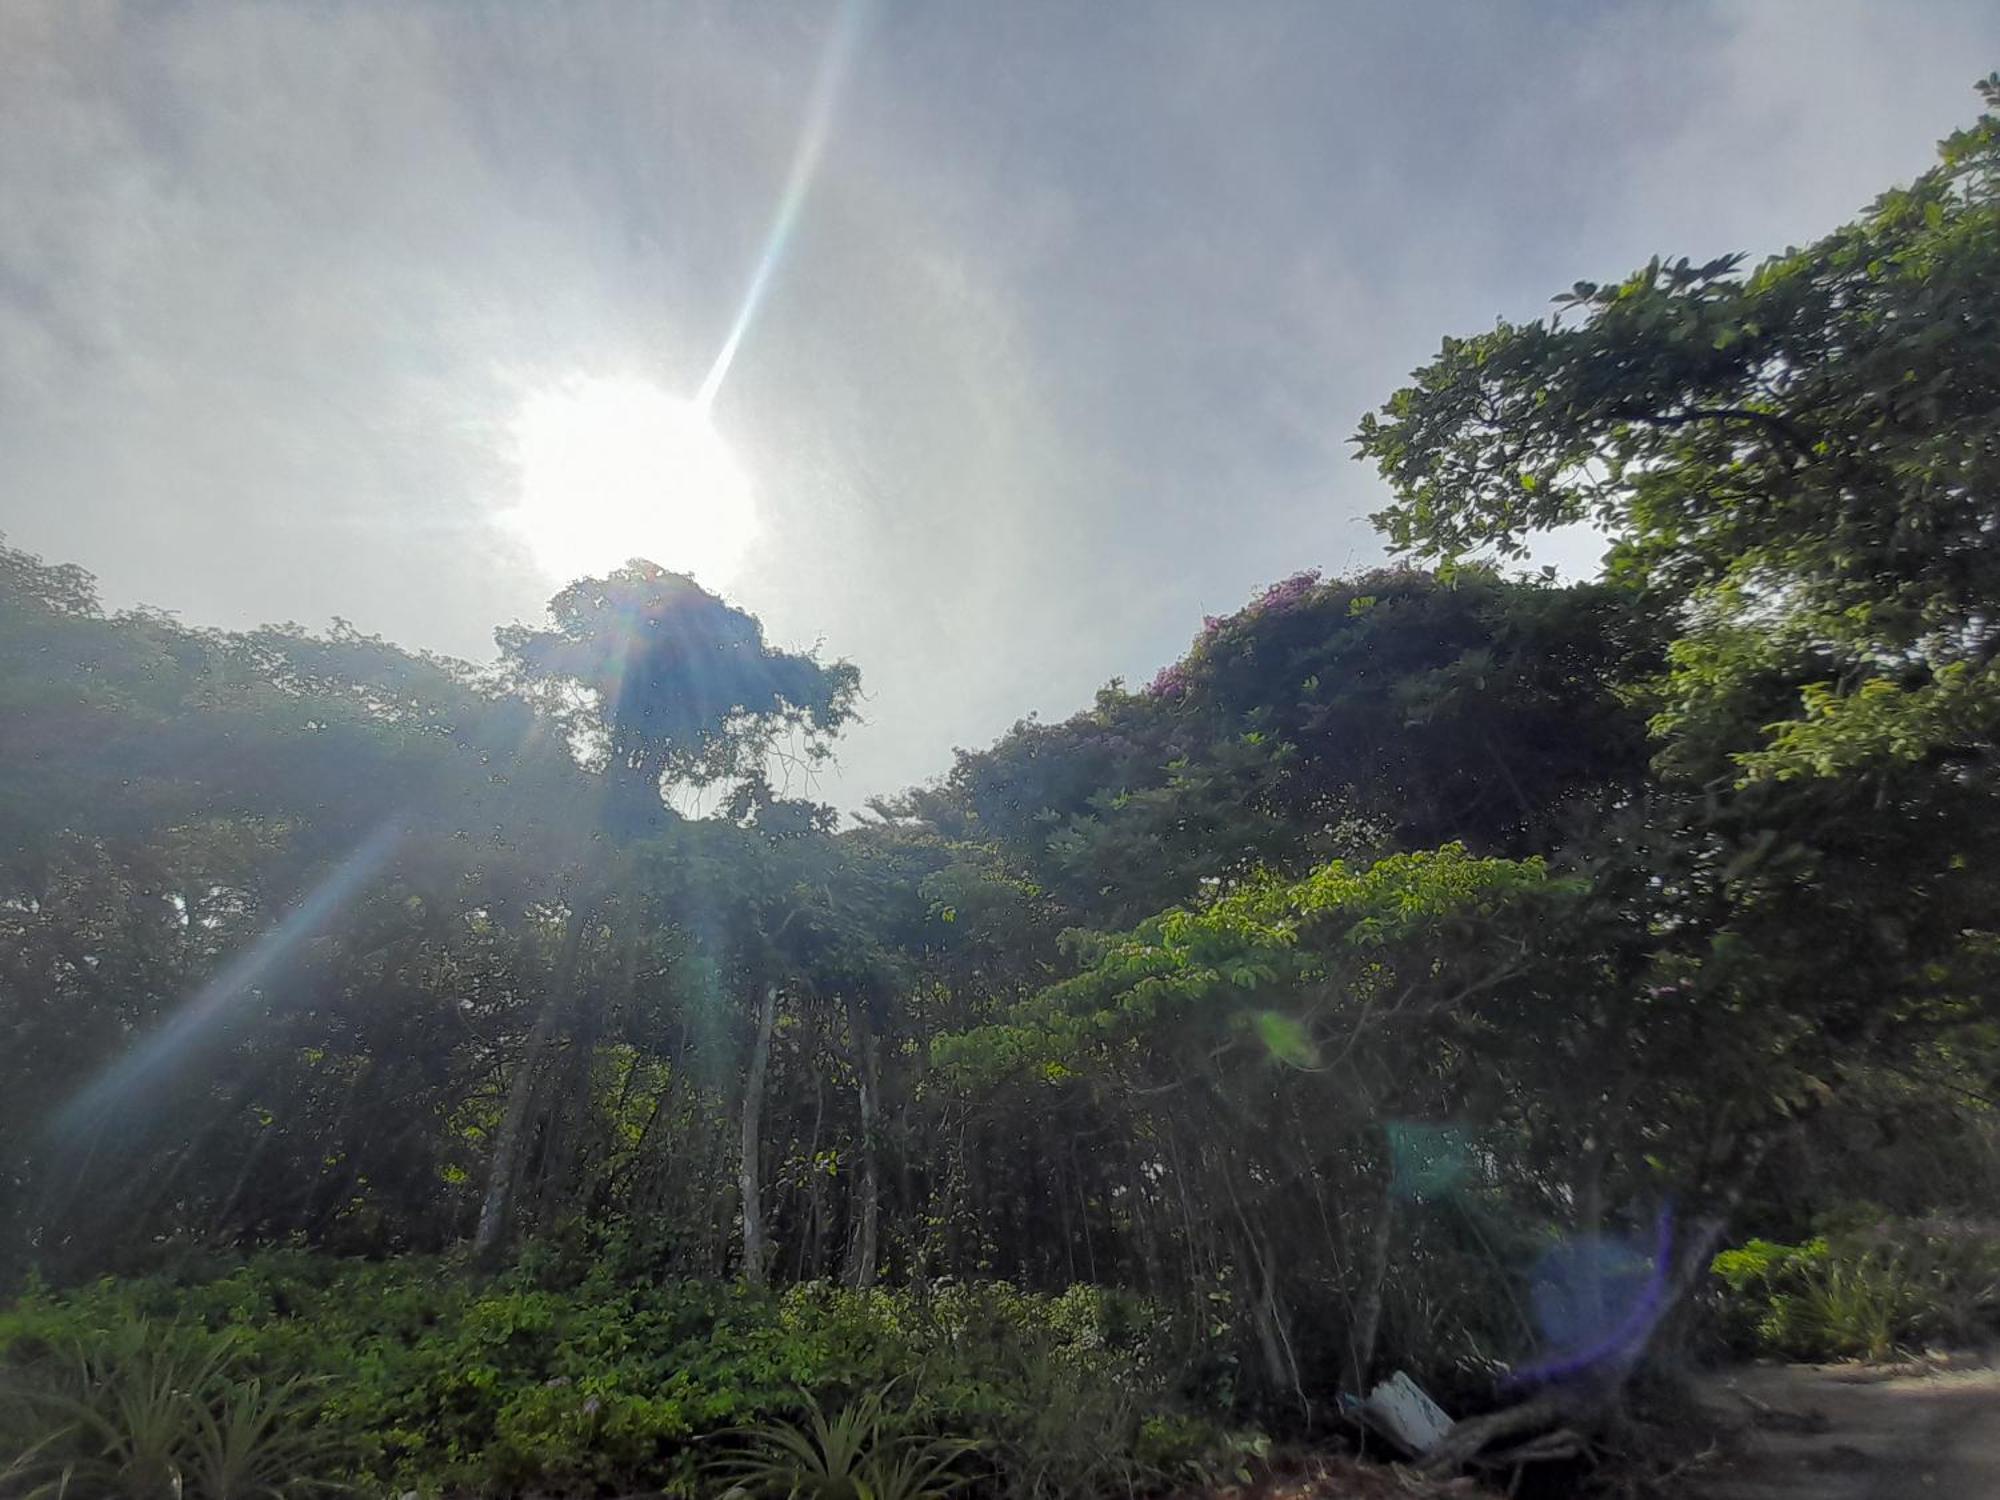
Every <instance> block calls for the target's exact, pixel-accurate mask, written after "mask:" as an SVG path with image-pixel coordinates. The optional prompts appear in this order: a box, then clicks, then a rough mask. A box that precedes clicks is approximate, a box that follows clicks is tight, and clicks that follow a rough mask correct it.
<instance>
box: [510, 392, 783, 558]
mask: <svg viewBox="0 0 2000 1500" xmlns="http://www.w3.org/2000/svg"><path fill="white" fill-rule="evenodd" d="M514 443H515V456H516V460H517V462H518V464H519V468H520V484H521V489H520V502H519V504H518V506H517V507H516V508H515V509H514V510H513V511H512V512H511V513H509V515H508V517H507V521H508V523H509V526H510V528H511V529H512V530H513V531H514V532H515V533H516V534H517V535H518V536H519V537H520V538H521V540H522V541H523V542H524V543H525V545H526V546H527V548H528V551H529V553H530V554H531V555H532V556H533V558H534V561H535V565H536V566H537V567H539V568H540V569H541V570H542V571H543V572H544V573H546V574H547V575H548V576H549V578H550V579H551V580H553V581H556V582H560V583H567V582H569V581H570V580H572V579H575V578H582V577H585V576H587V575H590V574H596V573H604V572H607V571H609V570H610V569H612V568H616V567H619V566H621V565H622V564H624V563H625V562H626V561H627V560H628V559H630V558H634V557H643V558H647V559H649V560H650V561H653V562H656V563H658V564H660V565H661V566H662V567H665V568H672V569H674V570H675V571H677V572H682V573H691V574H693V575H694V577H695V578H696V579H698V580H699V581H700V582H701V583H702V584H703V585H705V586H706V587H708V588H712V589H713V588H720V587H722V586H723V585H725V584H727V583H728V582H730V580H731V579H732V578H733V577H734V576H735V573H736V570H737V568H738V567H739V566H740V565H741V564H742V561H743V555H744V553H745V552H746V551H747V550H748V548H749V546H750V543H751V541H752V540H753V539H754V538H755V537H756V534H757V509H756V504H755V501H754V499H753V497H752V495H751V492H750V482H749V480H748V479H747V478H746V477H745V475H744V473H743V470H742V468H741V467H740V466H739V465H738V464H737V462H736V458H735V456H734V455H733V454H732V453H731V452H730V451H729V449H728V447H727V446H726V445H725V444H724V443H723V441H722V439H721V438H720V437H718V436H717V435H716V431H715V428H714V427H713V426H712V425H710V423H709V420H708V414H707V413H706V412H705V411H703V410H702V409H701V408H700V407H698V406H697V405H696V404H695V403H694V402H692V401H687V400H684V399H682V398H681V397H678V396H672V395H669V394H668V393H667V392H665V391H663V390H660V389H659V388H658V387H657V386H652V385H648V384H646V383H645V382H644V381H640V380H624V379H618V380H611V379H584V380H573V381H569V382H566V383H565V384H563V385H560V386H557V387H554V388H552V389H549V390H545V391H543V392H541V393H539V394H538V395H535V396H533V397H531V398H530V399H529V400H528V401H526V402H525V403H523V405H522V407H521V411H520V414H519V416H518V417H517V418H516V421H515V426H514Z"/></svg>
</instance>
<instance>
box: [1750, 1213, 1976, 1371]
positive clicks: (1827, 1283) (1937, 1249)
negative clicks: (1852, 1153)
mask: <svg viewBox="0 0 2000 1500" xmlns="http://www.w3.org/2000/svg"><path fill="white" fill-rule="evenodd" d="M1711 1270H1712V1272H1713V1274H1714V1276H1715V1278H1716V1280H1717V1281H1718V1282H1719V1283H1720V1284H1721V1297H1720V1314H1721V1322H1722V1328H1723V1331H1724V1334H1725V1336H1726V1337H1728V1338H1729V1339H1730V1341H1731V1342H1732V1343H1733V1344H1735V1345H1736V1346H1737V1347H1739V1348H1744V1349H1750V1350H1755V1351H1757V1352H1761V1353H1766V1354H1776V1355H1781V1356H1785V1357H1788V1358H1793V1359H1868V1360H1882V1359H1887V1358H1889V1357H1890V1356H1891V1355H1892V1354H1894V1353H1895V1352H1896V1351H1897V1350H1899V1349H1908V1348H1914V1347H1921V1346H1922V1345H1924V1344H1926V1343H1940V1342H1942V1343H1948V1344H1964V1343H1970V1342H1974V1341H1978V1340H1981V1339H1983V1338H1984V1337H1987V1336H1990V1334H1991V1332H1992V1331H1993V1329H1994V1327H1995V1326H1996V1319H2000V1240H1996V1239H1995V1238H1994V1237H1993V1236H1992V1235H1991V1234H1990V1233H1987V1232H1983V1231H1981V1230H1979V1229H1977V1228H1975V1227H1973V1226H1967V1225H1961V1224H1950V1223H1943V1224H1940V1223H1898V1224H1893V1225H1889V1226H1886V1227H1877V1228H1870V1229H1866V1230H1848V1231H1845V1232H1840V1233H1835V1234H1830V1235H1824V1236H1821V1237H1819V1238H1816V1239H1812V1240H1807V1241H1805V1242H1804V1243H1802V1244H1798V1245H1783V1244H1776V1243H1773V1242H1771V1241H1769V1240H1751V1241H1749V1242H1747V1243H1746V1244H1744V1245H1741V1246H1739V1247H1737V1248H1734V1249H1731V1250H1725V1251H1723V1252H1721V1253H1720V1254H1718V1255H1717V1256H1716V1257H1715V1259H1714V1261H1713V1263H1712V1265H1711Z"/></svg>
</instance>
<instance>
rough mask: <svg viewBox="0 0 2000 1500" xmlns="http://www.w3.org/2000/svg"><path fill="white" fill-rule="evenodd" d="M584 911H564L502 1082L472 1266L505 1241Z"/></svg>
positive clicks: (487, 1261) (485, 1261)
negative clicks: (551, 965) (550, 977)
mask: <svg viewBox="0 0 2000 1500" xmlns="http://www.w3.org/2000/svg"><path fill="white" fill-rule="evenodd" d="M584 925H585V922H584V909H583V907H582V906H581V905H579V906H578V907H576V908H575V909H574V910H572V911H571V912H570V916H569V929H568V931H566V932H565V933H564V934H563V944H562V952H561V954H560V956H559V957H558V958H557V959H556V970H555V975H554V983H553V984H552V985H551V987H550V990H549V994H548V996H547V998H546V999H545V1000H544V1001H543V1002H542V1013H541V1015H540V1016H538V1017H536V1019H535V1029H534V1030H533V1031H532V1032H530V1033H529V1035H528V1052H527V1056H525V1057H523V1058H522V1059H521V1066H520V1067H519V1068H517V1069H516V1070H515V1072H514V1077H513V1079H512V1080H511V1081H510V1082H509V1083H508V1085H507V1110H506V1113H505V1114H504V1115H503V1116H502V1117H501V1120H500V1134H499V1136H498V1137H497V1138H496V1139H495V1141H494V1143H493V1165H492V1167H491V1169H490V1171H489V1174H488V1176H487V1179H486V1197H485V1199H484V1200H483V1201H482V1202H481V1203H480V1205H479V1224H478V1227H477V1228H475V1229H474V1230H473V1234H472V1259H473V1263H474V1264H475V1265H480V1266H490V1265H491V1264H492V1263H493V1262H494V1261H495V1260H497V1259H498V1258H499V1255H500V1252H501V1251H502V1250H504V1249H505V1248H506V1243H507V1230H508V1223H507V1210H508V1207H509V1205H510V1201H511V1199H512V1197H513V1192H514V1179H515V1178H516V1176H518V1175H519V1173H520V1170H521V1139H522V1137H523V1136H524V1135H525V1134H526V1133H527V1129H528V1110H529V1106H530V1105H531V1104H532V1103H533V1102H534V1097H535V1075H536V1073H537V1072H539V1071H540V1069H541V1063H542V1057H543V1054H544V1053H546V1052H547V1051H548V1050H549V1043H550V1042H551V1041H552V1040H553V1039H554V1037H555V1034H556V1022H557V1020H558V1018H559V1017H560V1016H561V1014H562V1010H563V1003H564V1001H565V1000H566V999H567V998H568V995H569V990H570V986H571V985H572V984H573V983H574V981H575V978H576V967H577V955H578V954H579V952H580V951H581V949H582V947H583V929H584Z"/></svg>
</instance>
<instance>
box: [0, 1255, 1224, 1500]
mask: <svg viewBox="0 0 2000 1500" xmlns="http://www.w3.org/2000/svg"><path fill="white" fill-rule="evenodd" d="M627 1278H628V1272H627V1268H625V1267H623V1266H618V1265H606V1264H592V1263H589V1262H588V1261H585V1260H578V1259H576V1258H574V1257H571V1258H568V1259H563V1258H561V1257H551V1256H549V1255H538V1256H529V1257H526V1258H524V1262H523V1264H522V1265H521V1266H519V1267H517V1268H516V1269H515V1270H513V1271H511V1272H509V1273H507V1274H505V1275H502V1276H500V1277H498V1278H495V1279H492V1280H489V1281H485V1282H483V1283H482V1282H478V1281H475V1280H473V1279H471V1278H470V1277H468V1276H467V1275H466V1273H465V1271H464V1269H463V1267H461V1266H458V1265H456V1264H455V1263H452V1262H450V1261H443V1260H426V1259H418V1258H410V1259H404V1260H400V1261H391V1262H383V1263H372V1264H371V1263H362V1262H343V1261H337V1260H331V1259H328V1258H324V1257H316V1256H311V1255H306V1254H303V1253H300V1252H291V1251H287V1252H271V1253H266V1254H261V1255H258V1256H256V1257H254V1258H253V1259H251V1260H250V1261H249V1262H248V1263H247V1264H244V1265H241V1266H239V1267H237V1268H236V1269H234V1270H231V1271H229V1272H228V1273H227V1274H225V1275H219V1276H211V1277H210V1278H208V1279H206V1280H197V1281H175V1280H171V1279H168V1278H164V1277H153V1278H143V1279H133V1280H123V1281H103V1282H98V1283H96V1284H93V1285H89V1286H85V1287H80V1288H76V1289H74V1290H71V1291H69V1292H65V1293H52V1292H48V1291H45V1290H34V1289H31V1290H30V1291H29V1293H28V1294H27V1295H25V1296H23V1297H22V1298H21V1299H20V1300H19V1301H17V1302H16V1304H15V1305H14V1306H13V1307H11V1308H9V1309H7V1310H5V1311H0V1357H4V1358H5V1359H6V1360H8V1361H10V1362H11V1363H13V1364H14V1365H15V1366H17V1367H18V1366H23V1365H32V1364H33V1363H35V1362H36V1361H37V1360H39V1359H41V1358H43V1357H45V1355H46V1354H47V1352H48V1351H50V1350H51V1349H56V1348H64V1347H72V1346H74V1345H76V1344H77V1343H78V1341H81V1340H89V1339H105V1338H113V1339H115V1338H119V1337H125V1338H131V1337H133V1336H134V1334H133V1330H135V1329H145V1330H151V1333H150V1334H149V1335H148V1336H149V1337H157V1336H158V1335H159V1334H160V1332H161V1330H164V1329H166V1328H168V1327H172V1328H175V1329H177V1330H179V1332H177V1333H176V1334H175V1337H177V1338H187V1339H189V1340H198V1339H208V1340H219V1341H224V1342H226V1344H227V1348H228V1351H229V1353H228V1364H229V1371H230V1374H229V1381H230V1386H229V1389H231V1390H233V1391H236V1392H238V1393H239V1394H238V1396H237V1399H239V1400H241V1401H244V1402H250V1401H251V1400H252V1396H251V1395H248V1394H242V1393H245V1392H254V1399H255V1401H257V1402H261V1403H264V1404H266V1405H269V1404H271V1403H279V1404H281V1405H282V1404H283V1403H296V1404H297V1405H298V1407H299V1409H301V1410H303V1409H305V1408H306V1407H307V1406H310V1409H311V1412H312V1417H313V1421H314V1423H315V1427H314V1431H315V1432H317V1433H320V1434H323V1435H326V1436H328V1437H329V1438H330V1439H334V1440H337V1441H338V1442H340V1443H341V1444H342V1445H343V1456H342V1459H341V1465H342V1467H343V1468H344V1469H345V1470H346V1472H347V1474H348V1476H349V1477H352V1478H354V1479H356V1480H360V1481H364V1482H365V1483H366V1484H367V1486H368V1487H370V1488H382V1487H391V1488H393V1489H394V1490H395V1491H397V1492H402V1491H408V1490H416V1491H418V1492H420V1493H423V1494H426V1495H434V1494H438V1493H443V1492H478V1493H482V1494H494V1495H500V1494H519V1493H525V1492H534V1493H536V1494H538V1495H546V1496H558V1495H584V1494H593V1493H600V1492H627V1493H629V1492H632V1491H635V1490H640V1489H645V1490H649V1491H654V1492H664V1493H668V1494H675V1495H694V1494H701V1493H706V1492H707V1488H708V1486H706V1485H705V1482H704V1479H703V1475H702V1467H701V1466H702V1461H703V1460H705V1459H707V1458H708V1457H710V1456H711V1455H713V1454H714V1453H715V1451H716V1449H717V1446H718V1444H717V1442H716V1441H714V1440H715V1439H716V1437H717V1435H718V1434H721V1433H725V1432H731V1431H737V1432H740V1431H741V1430H743V1429H746V1428H755V1427H763V1428H766V1429H770V1428H775V1427H776V1426H778V1425H779V1424H790V1425H791V1426H793V1427H794V1428H797V1429H799V1430H802V1431H805V1430H810V1427H811V1423H812V1419H813V1412H814V1410H815V1408H816V1406H817V1407H818V1408H820V1409H823V1410H824V1411H828V1412H836V1413H837V1412H841V1411H843V1410H851V1409H853V1408H854V1406H855V1403H856V1402H857V1401H862V1400H865V1399H866V1398H867V1397H868V1396H869V1394H870V1393H871V1392H880V1391H882V1390H883V1389H885V1388H887V1387H889V1386H891V1385H892V1384H894V1386H895V1389H896V1391H897V1408H898V1409H897V1414H896V1422H897V1426H898V1428H899V1430H907V1431H910V1432H915V1433H923V1434H927V1435H939V1436H948V1437H955V1438H965V1439H975V1440H978V1441H979V1442H980V1444H981V1448H982V1451H983V1452H984V1453H985V1454H986V1455H987V1458H986V1462H987V1463H988V1464H990V1466H991V1470H992V1472H991V1475H990V1479H991V1482H992V1483H993V1485H994V1486H995V1487H996V1488H997V1489H999V1490H1001V1491H1003V1492H1005V1493H1008V1494H1010V1495H1015V1496H1021V1497H1032V1496H1041V1495H1055V1494H1065V1495H1069V1494H1082V1493H1086V1492H1088V1491H1090V1490H1093V1489H1100V1488H1107V1489H1112V1488H1115V1489H1117V1490H1119V1491H1121V1492H1122V1491H1125V1490H1128V1489H1131V1488H1155V1487H1162V1486H1164V1485H1166V1484H1167V1483H1169V1482H1170V1481H1178V1480H1180V1479H1183V1478H1190V1477H1194V1476H1196V1475H1199V1474H1201V1473H1203V1472H1210V1471H1213V1472H1224V1471H1227V1470H1230V1469H1233V1467H1234V1466H1237V1465H1239V1464H1240V1462H1241V1454H1242V1453H1243V1452H1245V1451H1247V1450H1248V1449H1249V1448H1250V1447H1254V1444H1255V1442H1256V1439H1255V1437H1254V1435H1253V1436H1249V1437H1241V1436H1234V1435H1232V1434H1230V1433H1229V1432H1228V1431H1227V1430H1225V1429H1224V1428H1222V1427H1220V1426H1218V1425H1216V1424H1213V1423H1209V1422H1205V1421H1201V1420H1199V1419H1197V1418H1196V1417H1195V1416H1194V1415H1193V1414H1192V1413H1191V1412H1190V1411H1189V1410H1188V1409H1187V1403H1186V1402H1185V1401H1184V1400H1183V1399H1182V1398H1181V1397H1180V1395H1179V1394H1178V1393H1179V1389H1180V1386H1181V1383H1182V1379H1183V1372H1184V1370H1185V1369H1186V1368H1187V1366H1188V1361H1189V1357H1190V1350H1194V1351H1196V1355H1197V1357H1198V1355H1199V1350H1200V1339H1199V1334H1200V1330H1196V1331H1194V1332H1192V1333H1191V1332H1189V1331H1188V1330H1187V1329H1185V1328H1182V1327H1180V1326H1179V1325H1177V1324H1175V1323H1174V1322H1173V1321H1172V1320H1169V1319H1166V1318H1163V1317H1162V1316H1160V1315H1159V1314H1158V1313H1157V1311H1156V1310H1155V1309H1153V1308H1151V1307H1149V1306H1148V1305H1147V1304H1145V1303H1144V1302H1142V1301H1140V1300H1138V1299H1136V1298H1133V1297H1130V1296H1126V1295H1122V1294H1112V1293H1107V1292H1102V1291H1099V1290H1096V1289H1091V1288H1075V1289H1072V1290H1071V1291H1069V1292H1065V1293H1061V1294H1057V1295H1036V1294H1030V1293H1026V1292H1023V1291H1020V1290H1019V1289H1017V1288H1015V1287H1012V1286H1010V1285H1007V1284H1005V1283H976V1284H950V1285H935V1286H932V1287H930V1288H929V1289H927V1290H923V1291H917V1290H891V1289H875V1290H869V1291H852V1290H847V1289H844V1288H838V1287H834V1286H830V1285H826V1284H823V1283H808V1284H805V1285H798V1286H792V1287H789V1288H786V1289H784V1290H782V1291H764V1290H760V1289H752V1288H749V1287H745V1286H742V1285H737V1284H731V1283H721V1282H707V1281H692V1280H675V1279H660V1280H646V1279H641V1278H638V1277H632V1278H631V1279H627ZM209 1409H210V1412H211V1416H212V1419H213V1420H214V1422H215V1424H216V1425H217V1428H218V1430H219V1431H223V1432H235V1433H238V1434H241V1433H245V1432H248V1431H250V1430H252V1429H257V1430H260V1431H261V1430H264V1429H268V1430H269V1432H270V1433H271V1434H272V1436H271V1437H270V1438H269V1439H268V1441H269V1442H270V1443H271V1444H272V1445H273V1451H277V1450H278V1448H279V1447H280V1446H281V1444H280V1439H279V1438H278V1436H277V1434H278V1433H281V1432H290V1431H291V1430H293V1428H294V1427H295V1426H296V1424H295V1423H293V1422H291V1420H290V1418H289V1416H284V1417H283V1418H282V1419H281V1418H280V1416H278V1415H272V1416H270V1418H269V1420H268V1421H266V1422H265V1423H264V1428H258V1426H257V1423H258V1413H259V1412H260V1411H261V1410H262V1408H261V1407H256V1406H247V1405H246V1406H244V1407H241V1408H235V1407H231V1406H228V1405H227V1404H226V1403H222V1402H220V1401H218V1402H217V1403H216V1404H213V1405H212V1406H211V1407H210V1408H209ZM287 1411H289V1408H287ZM240 1447H241V1438H240V1437H239V1439H238V1448H239V1450H240ZM900 1456H907V1455H899V1457H900ZM5 1462H6V1454H5V1453H4V1452H0V1469H4V1467H5ZM241 1468H242V1464H241V1461H240V1460H239V1461H237V1463H236V1469H237V1470H240V1469H241ZM189 1472H193V1471H192V1469H190V1471H189ZM301 1472H311V1473H315V1474H316V1473H320V1472H324V1465H323V1464H322V1463H320V1461H319V1460H318V1459H317V1458H315V1459H314V1460H313V1461H312V1462H310V1463H304V1462H303V1461H302V1469H301ZM886 1473H887V1471H886V1470H885V1471H884V1475H883V1476H878V1477H882V1478H884V1482H887V1479H886ZM911 1477H913V1476H912V1475H909V1474H906V1475H904V1476H903V1478H904V1479H906V1480H907V1479H909V1478H911ZM190 1483H192V1481H190ZM189 1493H190V1495H193V1494H194V1493H195V1491H193V1490H192V1489H190V1491H189Z"/></svg>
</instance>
